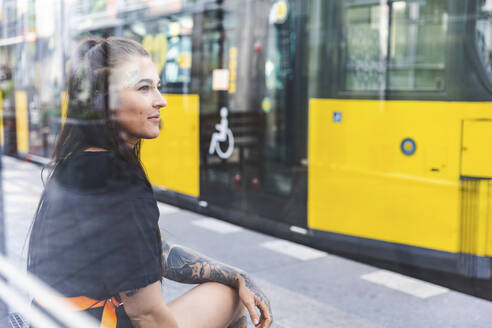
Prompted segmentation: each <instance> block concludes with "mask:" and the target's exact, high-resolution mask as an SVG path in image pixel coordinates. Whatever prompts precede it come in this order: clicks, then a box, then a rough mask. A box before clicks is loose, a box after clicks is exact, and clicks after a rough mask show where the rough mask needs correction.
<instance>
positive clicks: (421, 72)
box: [388, 0, 447, 90]
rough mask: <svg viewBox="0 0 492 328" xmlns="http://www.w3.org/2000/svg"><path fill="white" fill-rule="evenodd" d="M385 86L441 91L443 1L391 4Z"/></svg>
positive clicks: (443, 33)
mask: <svg viewBox="0 0 492 328" xmlns="http://www.w3.org/2000/svg"><path fill="white" fill-rule="evenodd" d="M392 6H393V7H392V16H393V17H392V18H393V19H392V25H391V31H390V40H389V44H390V54H389V57H390V61H389V72H388V74H389V85H388V87H389V88H390V89H393V90H442V89H443V88H444V81H445V78H444V69H445V62H446V35H447V12H446V6H447V5H446V1H442V0H441V1H426V2H422V1H413V2H405V1H396V2H393V4H392Z"/></svg>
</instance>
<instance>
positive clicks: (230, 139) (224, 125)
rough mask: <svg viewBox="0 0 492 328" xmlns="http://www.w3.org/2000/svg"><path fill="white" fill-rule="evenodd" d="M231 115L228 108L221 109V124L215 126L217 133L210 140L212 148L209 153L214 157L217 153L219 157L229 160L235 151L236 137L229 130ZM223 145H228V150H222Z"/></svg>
mask: <svg viewBox="0 0 492 328" xmlns="http://www.w3.org/2000/svg"><path fill="white" fill-rule="evenodd" d="M228 115H229V111H228V110H227V108H225V107H222V108H221V109H220V117H221V119H220V123H219V124H215V129H216V130H217V131H215V132H214V133H212V138H211V139H210V147H209V149H208V153H209V154H210V155H213V154H214V153H217V155H218V156H219V157H220V158H222V159H227V158H229V157H231V155H232V152H233V151H234V135H233V134H232V131H231V129H229V120H228V119H227V116H228ZM221 143H227V144H228V146H227V149H226V150H225V151H224V150H222V147H221Z"/></svg>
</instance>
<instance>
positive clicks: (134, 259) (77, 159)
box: [28, 152, 161, 300]
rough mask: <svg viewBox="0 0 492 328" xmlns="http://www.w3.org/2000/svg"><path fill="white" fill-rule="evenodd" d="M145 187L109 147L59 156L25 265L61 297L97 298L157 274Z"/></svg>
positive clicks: (153, 222)
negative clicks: (108, 150) (29, 263)
mask: <svg viewBox="0 0 492 328" xmlns="http://www.w3.org/2000/svg"><path fill="white" fill-rule="evenodd" d="M158 219H159V210H158V207H157V203H156V201H155V199H154V196H153V192H152V189H151V186H150V185H149V183H148V182H147V180H146V179H145V178H144V177H142V176H140V175H139V174H137V171H136V170H135V169H133V168H132V167H131V166H130V164H128V163H126V162H125V161H124V160H121V159H119V158H117V157H116V156H115V155H114V154H113V153H111V152H80V153H77V154H74V155H72V156H71V157H70V158H68V159H67V160H65V161H64V162H63V163H62V164H61V165H60V166H59V167H58V168H57V169H56V170H55V172H54V174H53V177H52V179H51V180H50V182H49V184H48V185H47V187H46V189H45V197H44V201H43V203H42V205H41V207H40V210H39V214H38V217H37V219H36V222H35V225H34V226H33V231H32V236H31V238H32V244H31V247H30V256H31V263H32V264H31V265H30V266H29V268H28V269H29V271H31V272H32V273H34V274H35V275H36V276H38V277H39V278H41V279H42V280H43V281H45V282H46V283H47V284H48V285H50V286H52V287H53V288H55V289H57V290H58V291H59V292H61V293H62V294H63V295H64V296H67V297H74V296H88V297H90V298H94V299H98V300H102V299H107V298H109V297H112V296H115V295H117V293H118V292H121V291H125V290H133V289H138V288H142V287H145V286H147V285H149V284H151V283H153V282H156V281H158V280H160V279H161V268H160V261H159V257H160V250H159V242H160V241H159V240H158V238H159V237H158V236H159V233H158V229H159V227H158Z"/></svg>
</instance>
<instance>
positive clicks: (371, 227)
mask: <svg viewBox="0 0 492 328" xmlns="http://www.w3.org/2000/svg"><path fill="white" fill-rule="evenodd" d="M491 108H492V107H491V106H490V103H457V102H455V103H451V102H424V101H378V100H336V99H311V100H310V112H309V172H308V186H309V187H308V227H309V228H312V229H317V230H324V231H330V232H335V233H341V234H347V235H351V236H358V237H364V238H370V239H376V240H382V241H388V242H395V243H400V244H407V245H412V246H418V247H425V248H432V249H436V250H443V251H448V252H459V250H460V190H461V189H460V180H459V179H460V157H461V149H460V145H461V138H462V121H463V120H465V119H469V118H477V117H480V118H492V110H491ZM405 139H411V140H412V141H413V142H414V144H415V150H414V153H413V154H410V155H406V154H405V153H404V152H403V150H402V141H403V140H405ZM486 156H490V154H487V155H486ZM489 224H490V221H489ZM480 229H486V228H485V226H484V225H483V224H482V225H480ZM482 231H483V230H482ZM489 236H490V235H489Z"/></svg>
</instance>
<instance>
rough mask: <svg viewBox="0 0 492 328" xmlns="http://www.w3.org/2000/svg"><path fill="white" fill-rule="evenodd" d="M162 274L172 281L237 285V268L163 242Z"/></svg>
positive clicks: (238, 273)
mask: <svg viewBox="0 0 492 328" xmlns="http://www.w3.org/2000/svg"><path fill="white" fill-rule="evenodd" d="M163 257H164V258H163V264H164V268H163V269H164V272H163V276H164V277H165V278H167V279H171V280H174V281H178V282H182V283H188V284H199V283H203V282H219V283H222V284H224V285H228V286H230V287H232V288H237V287H238V278H239V275H240V274H241V271H240V270H239V269H236V268H233V267H231V266H228V265H225V264H223V263H220V262H217V261H214V260H211V259H209V258H206V257H205V256H202V255H200V254H198V253H195V252H193V251H192V250H189V249H186V248H184V247H182V246H179V245H173V246H169V245H168V244H167V243H165V242H164V243H163Z"/></svg>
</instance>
